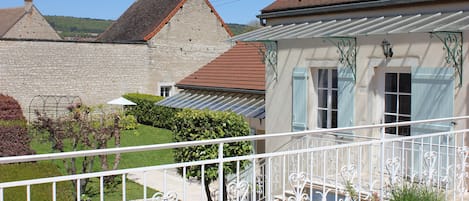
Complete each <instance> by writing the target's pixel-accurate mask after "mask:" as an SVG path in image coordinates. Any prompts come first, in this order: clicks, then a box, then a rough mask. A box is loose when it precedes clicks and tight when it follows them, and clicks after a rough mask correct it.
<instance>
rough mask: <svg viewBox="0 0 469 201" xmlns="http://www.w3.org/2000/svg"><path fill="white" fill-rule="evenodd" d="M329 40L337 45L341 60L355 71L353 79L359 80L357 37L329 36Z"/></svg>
mask: <svg viewBox="0 0 469 201" xmlns="http://www.w3.org/2000/svg"><path fill="white" fill-rule="evenodd" d="M326 40H327V41H329V42H330V43H332V44H333V45H334V46H336V47H337V53H339V62H340V63H341V64H342V65H344V66H345V67H347V68H350V69H351V70H352V72H353V79H354V80H355V81H356V80H357V39H356V38H355V37H329V38H326Z"/></svg>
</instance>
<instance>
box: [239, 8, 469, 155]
mask: <svg viewBox="0 0 469 201" xmlns="http://www.w3.org/2000/svg"><path fill="white" fill-rule="evenodd" d="M259 18H260V19H261V21H262V22H263V23H265V24H266V26H265V27H264V28H263V29H260V30H256V31H253V32H250V33H246V34H243V35H240V36H237V37H234V38H233V40H236V41H263V42H265V43H266V44H271V45H269V46H270V47H273V48H270V51H271V52H274V53H276V55H275V56H274V57H273V58H271V59H272V60H275V62H273V63H276V65H275V66H268V67H267V70H266V72H267V75H266V132H267V133H279V132H289V131H300V130H312V129H322V128H335V127H349V126H358V125H370V124H379V123H392V122H400V121H414V120H423V119H433V118H442V117H452V116H462V115H467V114H468V112H469V111H468V110H469V107H468V104H467V103H468V95H469V94H468V85H469V72H468V71H467V70H466V68H467V67H468V62H469V58H468V48H469V42H467V40H466V39H467V38H469V2H467V1H450V2H448V1H431V0H427V1H405V2H403V1H388V2H381V1H345V0H344V1H332V0H331V1H300V2H298V1H289V2H288V1H281V0H278V1H275V2H274V3H272V4H271V5H269V6H268V7H266V8H264V10H263V11H262V13H261V14H260V15H259ZM272 44H273V45H272ZM387 44H388V45H387ZM384 46H386V47H389V48H391V52H390V53H387V54H386V55H385V54H384V48H383V47H384ZM389 48H387V50H389ZM464 124H466V125H464ZM467 124H468V122H465V123H462V124H461V123H460V124H458V125H453V124H452V122H445V123H439V124H431V125H430V124H428V125H424V126H420V127H417V126H413V127H409V126H407V127H400V128H387V129H385V133H386V135H387V136H391V137H392V136H408V135H418V134H419V133H421V132H437V131H447V130H450V129H452V128H453V127H454V126H456V127H461V128H463V127H465V126H467ZM353 134H355V135H366V136H370V137H379V135H380V134H379V132H365V133H353ZM288 140H289V139H284V140H275V141H267V142H266V146H267V148H266V149H267V151H273V150H276V149H277V148H278V147H280V146H282V145H283V144H285V143H286V142H287V141H288Z"/></svg>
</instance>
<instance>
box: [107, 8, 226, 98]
mask: <svg viewBox="0 0 469 201" xmlns="http://www.w3.org/2000/svg"><path fill="white" fill-rule="evenodd" d="M155 11H157V12H155ZM231 36H232V33H231V31H230V29H229V28H228V26H227V25H225V23H224V22H223V20H222V19H221V18H220V16H219V15H218V14H217V12H216V11H215V9H214V8H213V6H212V5H211V4H210V2H209V1H208V0H139V1H136V2H135V3H134V4H133V5H132V6H131V7H130V8H129V9H128V10H127V11H126V12H125V13H124V14H123V15H122V16H121V17H120V18H119V19H118V20H117V22H115V23H114V24H113V25H111V27H109V28H108V30H107V31H105V32H104V33H103V34H101V35H100V37H99V38H98V41H102V42H135V41H137V42H146V43H147V45H148V47H149V51H150V52H149V56H150V58H149V59H150V62H151V68H150V69H149V72H148V73H149V74H148V75H149V76H150V77H151V80H155V81H150V82H148V83H147V85H146V86H145V87H146V88H148V89H150V91H151V93H153V94H155V93H156V94H158V95H161V96H171V95H173V94H175V93H177V91H176V88H175V87H174V84H175V83H176V82H177V81H179V80H181V79H183V78H184V77H186V76H187V75H189V74H191V73H192V72H194V71H196V70H197V69H198V68H199V67H201V66H203V65H205V64H206V63H208V62H209V61H210V60H212V59H213V58H215V57H216V56H218V55H219V54H221V53H223V52H224V51H226V50H227V49H228V48H229V47H231V44H230V43H228V42H225V41H227V40H228V39H229V38H230V37H231Z"/></svg>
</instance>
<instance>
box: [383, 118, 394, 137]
mask: <svg viewBox="0 0 469 201" xmlns="http://www.w3.org/2000/svg"><path fill="white" fill-rule="evenodd" d="M394 122H396V116H393V115H384V123H394ZM384 132H385V133H388V134H396V127H387V128H385V129H384Z"/></svg>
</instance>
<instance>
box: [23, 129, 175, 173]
mask: <svg viewBox="0 0 469 201" xmlns="http://www.w3.org/2000/svg"><path fill="white" fill-rule="evenodd" d="M172 140H173V134H172V132H171V131H169V130H166V129H161V128H155V127H152V126H146V125H139V126H138V129H137V130H130V131H123V132H122V133H121V147H129V146H138V145H151V144H163V143H170V142H172ZM31 146H32V148H33V149H34V150H35V151H36V152H37V153H38V154H44V153H51V152H52V149H51V143H49V142H47V141H44V140H43V139H41V138H39V137H35V138H34V139H33V140H32V142H31ZM112 147H114V141H111V142H109V148H112ZM121 157H122V158H121V161H120V163H119V169H125V168H134V167H143V166H152V165H161V164H169V163H173V162H174V158H173V152H172V150H159V151H147V152H137V153H125V154H122V156H121ZM113 158H114V157H110V159H109V161H110V163H111V162H112V161H113V160H114V159H113ZM57 162H60V163H61V161H57ZM58 165H59V166H60V167H61V166H62V165H61V164H58ZM95 169H96V170H99V164H97V163H96V164H95Z"/></svg>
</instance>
